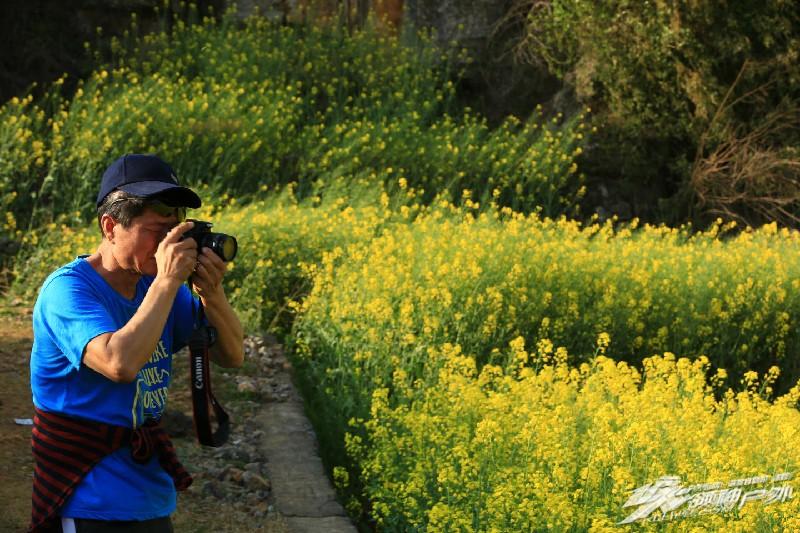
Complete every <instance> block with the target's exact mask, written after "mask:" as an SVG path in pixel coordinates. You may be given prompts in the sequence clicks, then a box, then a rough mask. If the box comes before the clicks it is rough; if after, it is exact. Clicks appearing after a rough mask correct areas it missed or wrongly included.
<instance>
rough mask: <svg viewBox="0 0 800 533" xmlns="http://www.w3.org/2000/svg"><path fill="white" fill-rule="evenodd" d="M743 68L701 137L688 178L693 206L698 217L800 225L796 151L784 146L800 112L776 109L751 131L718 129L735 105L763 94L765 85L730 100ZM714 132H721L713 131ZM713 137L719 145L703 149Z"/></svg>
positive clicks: (799, 170)
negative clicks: (696, 210)
mask: <svg viewBox="0 0 800 533" xmlns="http://www.w3.org/2000/svg"><path fill="white" fill-rule="evenodd" d="M747 68H748V64H747V62H745V64H744V65H742V69H741V71H740V73H739V76H738V77H737V79H736V80H735V81H734V83H733V84H732V85H731V87H730V89H729V91H728V94H727V95H726V96H725V98H724V99H723V101H722V103H721V104H720V105H719V107H718V109H717V111H716V113H715V116H714V117H713V118H712V120H711V122H710V125H709V127H708V128H707V130H706V132H705V133H704V134H703V135H702V136H701V139H700V143H699V146H698V149H697V156H696V158H695V161H694V164H693V166H692V171H691V177H690V180H689V188H690V190H691V193H692V194H693V195H694V197H695V200H696V201H695V207H696V208H697V209H698V211H699V212H700V213H701V214H708V215H712V216H721V217H723V218H726V219H730V220H736V221H738V222H741V223H744V224H746V225H751V226H757V225H760V224H763V223H769V222H777V223H779V224H781V225H785V226H790V227H800V209H798V207H800V206H798V200H800V153H798V150H797V148H796V147H793V146H787V144H786V139H787V138H790V137H792V136H796V134H797V131H798V126H800V108H798V107H797V106H796V105H793V104H786V105H783V106H781V107H778V108H777V109H775V110H774V111H772V112H770V113H769V114H767V115H766V116H765V117H764V119H762V120H761V121H759V123H758V124H757V125H755V126H753V127H751V128H750V129H744V128H742V127H741V126H740V127H738V128H735V127H732V126H730V125H725V126H722V127H719V126H718V125H719V124H720V123H721V122H727V124H730V123H731V122H730V121H729V120H727V121H726V119H725V118H723V117H726V116H729V113H730V111H731V110H732V109H733V107H734V106H736V105H737V104H740V103H742V102H745V101H746V100H748V99H753V98H758V97H759V95H760V94H763V93H764V92H766V89H767V85H764V86H762V87H759V88H758V89H756V90H754V91H750V92H748V93H747V94H745V95H742V96H741V97H739V98H736V99H731V98H730V96H731V94H733V91H734V88H735V86H736V84H737V82H738V81H739V80H740V79H741V76H742V74H743V73H744V71H745V70H746V69H747ZM715 130H716V131H721V132H722V133H721V134H714V133H712V132H714V131H715ZM712 136H713V137H715V138H716V139H719V141H718V142H716V143H715V146H714V148H713V149H710V150H708V151H707V150H706V147H707V146H708V145H709V144H711V141H710V140H709V139H710V138H711V137H712ZM706 152H707V153H706Z"/></svg>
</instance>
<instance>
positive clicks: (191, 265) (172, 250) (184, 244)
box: [156, 222, 197, 283]
mask: <svg viewBox="0 0 800 533" xmlns="http://www.w3.org/2000/svg"><path fill="white" fill-rule="evenodd" d="M192 227H194V222H182V223H180V224H178V225H177V226H175V227H174V228H172V229H171V230H170V231H169V232H168V233H167V235H166V236H165V237H164V238H163V239H162V240H161V242H160V243H159V245H158V249H157V250H156V265H158V273H157V274H156V277H163V278H165V279H169V280H174V281H177V282H178V283H183V282H184V281H186V280H187V279H188V278H189V276H191V275H192V272H193V271H194V269H195V266H196V265H197V243H196V242H195V240H194V239H192V238H189V239H183V240H181V239H182V237H183V234H184V233H186V232H187V231H189V230H190V229H191V228H192Z"/></svg>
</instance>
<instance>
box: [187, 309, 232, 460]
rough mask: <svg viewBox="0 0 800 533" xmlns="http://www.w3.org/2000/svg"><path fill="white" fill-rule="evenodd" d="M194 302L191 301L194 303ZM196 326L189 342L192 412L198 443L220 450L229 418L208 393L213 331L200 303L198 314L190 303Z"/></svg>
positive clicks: (214, 338)
mask: <svg viewBox="0 0 800 533" xmlns="http://www.w3.org/2000/svg"><path fill="white" fill-rule="evenodd" d="M193 300H194V299H193ZM192 311H193V312H192V314H193V315H194V316H195V326H194V331H193V332H192V335H191V337H190V338H189V354H190V355H189V364H190V367H191V376H192V378H191V389H192V410H193V414H194V430H195V433H196V434H197V440H198V441H199V442H200V444H203V445H205V446H213V447H215V448H216V447H219V446H222V445H223V444H225V442H227V440H228V436H229V435H230V418H229V417H228V413H226V412H225V409H223V408H222V406H221V405H220V404H219V402H218V401H217V399H216V398H215V397H214V393H213V392H212V391H211V372H210V370H209V362H208V361H209V356H208V348H209V346H211V345H213V344H214V342H215V341H216V330H215V329H214V328H213V327H211V326H207V325H205V324H204V323H203V322H204V317H205V310H204V309H203V304H202V303H200V309H199V312H197V309H196V308H195V306H194V301H193V303H192ZM209 405H210V406H211V408H212V409H213V411H214V416H215V418H216V419H217V430H216V431H214V432H212V430H211V419H210V416H209V412H210V410H209Z"/></svg>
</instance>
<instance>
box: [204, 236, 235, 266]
mask: <svg viewBox="0 0 800 533" xmlns="http://www.w3.org/2000/svg"><path fill="white" fill-rule="evenodd" d="M203 246H208V247H209V248H211V249H212V250H214V253H216V254H217V255H218V256H220V257H221V258H222V260H223V261H233V258H234V257H236V252H237V250H238V249H239V246H238V244H237V242H236V238H235V237H231V236H230V235H226V234H224V233H209V234H208V235H206V237H205V239H203Z"/></svg>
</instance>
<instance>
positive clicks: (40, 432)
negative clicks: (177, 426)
mask: <svg viewBox="0 0 800 533" xmlns="http://www.w3.org/2000/svg"><path fill="white" fill-rule="evenodd" d="M125 444H130V446H131V456H132V457H133V458H134V460H135V461H137V462H139V463H145V462H147V461H148V460H149V459H150V458H151V457H152V456H153V455H154V454H157V456H158V462H159V464H160V465H161V467H162V468H163V469H164V470H166V471H167V473H169V475H170V476H171V477H172V481H173V483H174V484H175V488H176V489H177V490H179V491H182V490H186V489H187V488H188V487H189V485H191V484H192V476H190V475H189V473H188V472H187V471H186V469H185V468H184V467H183V465H182V464H181V463H180V462H179V461H178V457H177V455H176V454H175V447H174V446H173V445H172V442H171V441H170V440H169V437H168V436H167V433H166V431H164V429H163V428H162V427H161V426H159V425H158V423H157V422H153V421H149V422H148V423H146V424H145V425H143V426H141V427H139V428H137V429H136V430H131V429H129V428H123V427H119V426H113V425H110V424H103V423H101V422H93V421H90V420H80V419H77V418H69V417H66V416H63V415H59V414H56V413H47V412H44V411H41V410H39V409H36V414H35V416H34V418H33V435H32V439H31V447H32V449H33V459H34V465H35V466H34V472H33V494H32V504H33V506H32V510H31V523H30V526H28V531H29V532H31V533H33V532H36V533H40V532H60V531H61V521H60V518H59V516H58V514H57V512H58V510H59V509H60V508H61V506H62V505H63V504H64V502H65V501H66V500H67V498H69V496H70V495H71V494H72V491H74V490H75V487H77V486H78V483H80V481H81V479H83V477H84V476H85V475H86V474H87V473H88V472H89V470H91V469H92V467H94V465H96V464H97V463H98V462H100V460H101V459H102V458H103V457H105V456H107V455H108V454H110V453H113V452H114V451H116V450H118V449H119V448H120V447H122V446H123V445H125Z"/></svg>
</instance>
